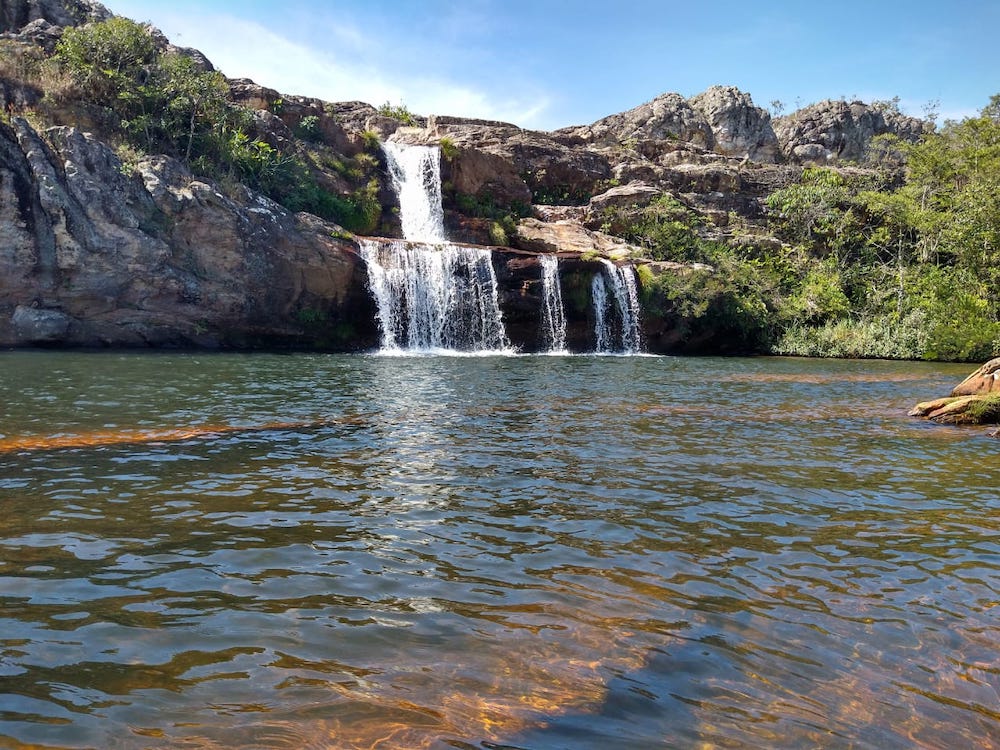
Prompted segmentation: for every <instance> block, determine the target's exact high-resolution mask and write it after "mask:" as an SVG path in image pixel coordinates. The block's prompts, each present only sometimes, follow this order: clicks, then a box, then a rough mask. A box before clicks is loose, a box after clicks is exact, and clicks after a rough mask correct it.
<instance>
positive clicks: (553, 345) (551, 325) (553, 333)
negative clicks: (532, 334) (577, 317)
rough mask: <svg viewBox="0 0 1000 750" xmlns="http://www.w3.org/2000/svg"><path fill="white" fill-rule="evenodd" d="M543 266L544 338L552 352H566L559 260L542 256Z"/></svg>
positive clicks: (540, 257) (554, 257) (550, 256)
mask: <svg viewBox="0 0 1000 750" xmlns="http://www.w3.org/2000/svg"><path fill="white" fill-rule="evenodd" d="M539 261H540V263H541V266H542V337H543V339H544V342H543V343H544V344H545V346H546V349H547V350H548V351H550V352H565V351H566V314H565V313H564V312H563V301H562V288H561V287H560V284H559V258H557V257H556V255H555V254H551V255H541V256H539Z"/></svg>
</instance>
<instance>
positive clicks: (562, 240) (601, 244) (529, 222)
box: [514, 218, 642, 260]
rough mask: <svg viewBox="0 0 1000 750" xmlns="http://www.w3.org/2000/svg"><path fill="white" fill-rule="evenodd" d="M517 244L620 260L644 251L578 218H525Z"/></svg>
mask: <svg viewBox="0 0 1000 750" xmlns="http://www.w3.org/2000/svg"><path fill="white" fill-rule="evenodd" d="M514 246H515V247H517V248H520V249H521V250H528V251H531V252H534V253H557V252H563V253H574V254H578V255H582V256H584V257H590V256H593V257H605V258H614V259H617V260H620V259H623V258H630V257H632V256H640V255H641V254H642V250H641V249H640V248H638V247H636V246H634V245H630V244H628V243H627V242H625V241H624V240H622V239H620V238H618V237H612V236H611V235H607V234H604V233H603V232H595V231H592V230H590V229H587V228H586V227H584V226H583V225H581V224H579V223H578V222H575V221H566V220H563V221H553V222H545V221H539V220H538V219H534V218H528V219H521V221H520V222H518V225H517V235H516V237H515V238H514Z"/></svg>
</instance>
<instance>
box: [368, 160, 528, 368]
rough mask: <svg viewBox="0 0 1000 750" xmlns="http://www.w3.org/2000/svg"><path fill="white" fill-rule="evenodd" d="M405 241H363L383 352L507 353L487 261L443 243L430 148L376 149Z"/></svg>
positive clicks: (437, 171)
mask: <svg viewBox="0 0 1000 750" xmlns="http://www.w3.org/2000/svg"><path fill="white" fill-rule="evenodd" d="M382 150H383V152H384V153H385V158H386V163H387V165H388V168H389V176H390V177H391V179H392V186H393V188H394V189H395V191H396V194H397V195H398V196H399V216H400V221H401V222H402V226H403V236H404V237H405V238H406V241H399V240H397V241H392V240H377V239H365V240H361V257H362V258H363V259H364V261H365V264H366V265H367V267H368V284H369V287H370V288H371V291H372V294H373V295H374V297H375V303H376V305H377V307H378V321H379V326H380V327H381V329H382V349H383V351H403V350H407V351H435V350H442V349H446V350H461V351H471V352H493V351H506V350H509V349H510V348H511V346H510V341H509V340H508V339H507V332H506V330H505V329H504V325H503V316H502V314H501V312H500V297H499V291H498V288H497V277H496V271H495V270H494V268H493V255H492V253H491V252H490V251H489V250H488V249H486V248H480V247H466V246H464V245H456V244H453V243H450V242H448V241H447V239H445V233H444V211H443V210H442V208H441V158H440V150H439V149H438V148H436V147H434V146H407V145H403V144H399V143H392V142H387V143H383V144H382Z"/></svg>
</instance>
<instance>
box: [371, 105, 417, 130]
mask: <svg viewBox="0 0 1000 750" xmlns="http://www.w3.org/2000/svg"><path fill="white" fill-rule="evenodd" d="M378 113H379V114H380V115H382V116H383V117H391V118H392V119H393V120H399V121H400V122H401V123H403V124H404V125H416V124H417V121H416V119H415V117H414V115H413V113H412V112H410V110H409V109H407V108H406V105H405V104H402V103H400V104H390V103H389V102H386V103H385V104H383V105H382V106H380V107H379V108H378Z"/></svg>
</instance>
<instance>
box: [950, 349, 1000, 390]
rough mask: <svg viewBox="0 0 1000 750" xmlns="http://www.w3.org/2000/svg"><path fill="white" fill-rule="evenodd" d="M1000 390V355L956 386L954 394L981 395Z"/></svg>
mask: <svg viewBox="0 0 1000 750" xmlns="http://www.w3.org/2000/svg"><path fill="white" fill-rule="evenodd" d="M996 392H1000V357H997V358H995V359H991V360H990V361H989V362H987V363H986V364H985V365H983V366H982V367H980V368H979V369H978V370H976V371H975V372H974V373H972V374H971V375H969V377H967V378H966V379H965V380H963V381H962V382H961V383H959V384H958V385H956V386H955V388H954V390H952V392H951V395H952V396H981V395H984V394H987V393H996Z"/></svg>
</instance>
